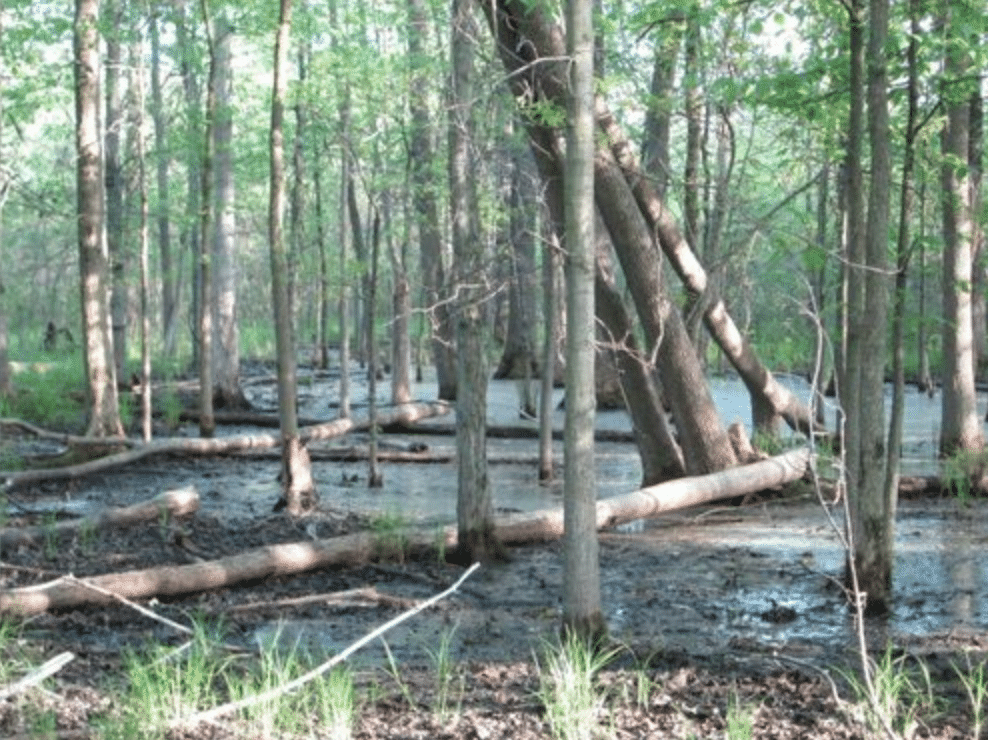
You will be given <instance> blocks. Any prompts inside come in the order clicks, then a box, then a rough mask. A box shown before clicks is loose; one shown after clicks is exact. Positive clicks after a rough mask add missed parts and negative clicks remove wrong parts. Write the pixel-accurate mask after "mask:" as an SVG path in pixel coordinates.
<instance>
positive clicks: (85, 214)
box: [74, 0, 123, 437]
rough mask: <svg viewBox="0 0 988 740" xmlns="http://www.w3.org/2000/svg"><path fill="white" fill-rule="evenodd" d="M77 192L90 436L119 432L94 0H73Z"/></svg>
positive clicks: (88, 432) (96, 24)
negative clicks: (111, 323) (105, 233)
mask: <svg viewBox="0 0 988 740" xmlns="http://www.w3.org/2000/svg"><path fill="white" fill-rule="evenodd" d="M74 47H75V48H74V53H75V65H74V70H75V113H76V130H75V143H76V193H77V204H76V208H77V216H78V239H79V280H80V297H81V301H82V331H83V340H84V342H85V352H84V357H85V362H86V378H87V381H88V386H87V387H88V391H89V394H88V395H89V398H88V400H89V426H88V428H87V430H86V434H87V435H88V436H92V437H114V436H122V435H123V425H122V424H121V422H120V408H119V404H118V399H117V374H116V370H115V368H114V363H113V335H112V333H111V328H110V305H109V261H108V259H107V253H106V242H105V240H104V236H103V234H104V224H103V219H104V208H103V155H102V151H101V148H100V132H99V106H100V98H99V76H100V59H99V0H77V2H76V6H75V23H74Z"/></svg>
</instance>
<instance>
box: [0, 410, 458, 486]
mask: <svg viewBox="0 0 988 740" xmlns="http://www.w3.org/2000/svg"><path fill="white" fill-rule="evenodd" d="M451 408H452V407H451V406H450V405H449V404H446V403H442V402H437V403H424V402H423V403H407V404H402V405H400V406H396V407H394V409H392V410H390V411H384V412H381V413H379V414H378V415H377V423H378V424H379V425H391V424H414V423H415V422H416V421H420V420H422V419H425V418H428V417H430V416H438V415H441V414H446V413H449V411H450V409H451ZM369 428H370V421H369V420H368V419H335V420H333V421H330V422H326V423H324V424H315V425H313V426H308V427H303V428H301V429H300V430H299V436H300V438H301V440H302V443H303V444H306V443H308V442H309V441H311V440H318V439H332V438H334V437H341V436H343V435H344V434H347V433H349V432H352V431H358V430H361V429H369ZM280 445H281V435H279V434H248V435H241V436H236V437H216V438H211V439H205V438H201V437H199V438H191V439H184V438H171V437H170V438H167V439H160V440H155V441H153V442H148V443H147V444H143V445H139V446H135V447H134V448H133V449H130V450H126V451H124V452H118V453H115V454H112V455H107V456H105V457H101V458H98V459H96V460H90V461H89V462H85V463H80V464H78V465H67V466H65V467H62V468H48V469H45V470H24V471H20V472H11V473H7V474H6V475H5V476H4V478H3V480H4V484H3V490H4V491H10V490H13V489H15V488H18V487H21V486H26V485H30V484H32V483H40V482H42V481H50V480H74V479H76V478H81V477H83V476H86V475H92V474H93V473H98V472H105V471H107V470H112V469H114V468H119V467H121V466H124V465H128V464H130V463H133V462H136V461H138V460H142V459H144V458H146V457H150V456H152V455H223V454H230V453H233V452H239V451H243V450H257V449H270V448H273V447H278V446H280Z"/></svg>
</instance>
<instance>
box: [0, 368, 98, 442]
mask: <svg viewBox="0 0 988 740" xmlns="http://www.w3.org/2000/svg"><path fill="white" fill-rule="evenodd" d="M84 381H85V374H84V372H83V367H82V357H81V356H80V355H79V354H78V353H73V354H72V355H70V356H69V357H65V358H61V359H59V360H58V361H56V362H43V363H42V362H38V363H33V364H29V365H25V366H24V369H23V370H22V371H20V372H18V373H17V374H16V377H15V379H14V392H13V393H12V394H11V395H10V396H7V397H4V398H0V416H10V417H15V418H18V419H23V420H24V421H28V422H30V423H32V424H37V425H38V426H41V427H45V428H48V429H56V430H62V431H80V430H81V429H82V428H83V426H84V425H85V419H86V410H85V408H84V407H83V403H84V399H85V384H84Z"/></svg>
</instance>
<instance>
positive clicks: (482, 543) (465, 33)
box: [448, 0, 502, 563]
mask: <svg viewBox="0 0 988 740" xmlns="http://www.w3.org/2000/svg"><path fill="white" fill-rule="evenodd" d="M472 8H473V5H472V2H471V0H453V2H452V33H451V37H450V56H451V69H452V75H451V80H450V105H449V124H448V131H449V135H448V141H449V192H450V217H451V222H452V237H453V256H454V265H455V271H456V276H457V286H456V290H455V292H454V293H455V295H456V296H457V301H456V305H455V307H454V311H455V314H454V316H455V319H456V346H457V353H456V388H457V398H456V452H457V463H458V465H457V497H456V521H457V531H458V533H459V547H458V548H457V550H458V552H457V553H456V559H457V560H458V561H461V562H467V563H470V562H476V561H490V560H493V559H497V558H500V557H501V556H502V550H501V546H500V544H499V543H498V542H497V541H496V540H495V539H494V537H493V529H494V504H493V500H492V497H491V487H490V480H489V478H488V475H487V376H488V367H487V356H486V348H485V343H486V342H485V339H486V334H487V332H486V331H485V330H484V316H483V308H484V306H483V301H484V300H485V296H484V291H483V288H482V286H483V284H484V283H486V282H487V281H486V279H485V274H484V273H485V255H484V246H483V242H482V241H481V239H480V236H479V234H478V233H477V221H478V219H477V215H476V209H477V203H476V192H475V190H474V189H473V186H472V182H471V176H472V162H471V147H472V144H473V129H474V121H473V115H472V105H473V95H474V92H473V55H474V50H473V39H474V38H476V28H475V24H474V22H473V17H472V15H471V12H472Z"/></svg>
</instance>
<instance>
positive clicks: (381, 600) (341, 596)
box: [227, 588, 418, 612]
mask: <svg viewBox="0 0 988 740" xmlns="http://www.w3.org/2000/svg"><path fill="white" fill-rule="evenodd" d="M361 601H363V602H366V603H368V604H375V605H379V604H385V605H386V606H397V607H399V608H401V609H410V608H412V607H414V606H416V604H417V603H418V602H417V601H415V600H413V599H402V598H400V597H398V596H391V595H390V594H382V593H381V592H380V591H378V590H377V589H376V588H352V589H349V590H348V591H336V592H334V593H328V594H309V595H308V596H297V597H295V598H292V599H278V600H277V601H257V602H254V603H250V604H235V605H234V606H232V607H230V608H229V609H228V610H227V611H231V612H234V611H247V610H249V609H267V608H274V609H277V608H279V607H283V606H305V605H307V604H332V605H334V606H340V605H347V606H356V605H358V604H360V602H361Z"/></svg>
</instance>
